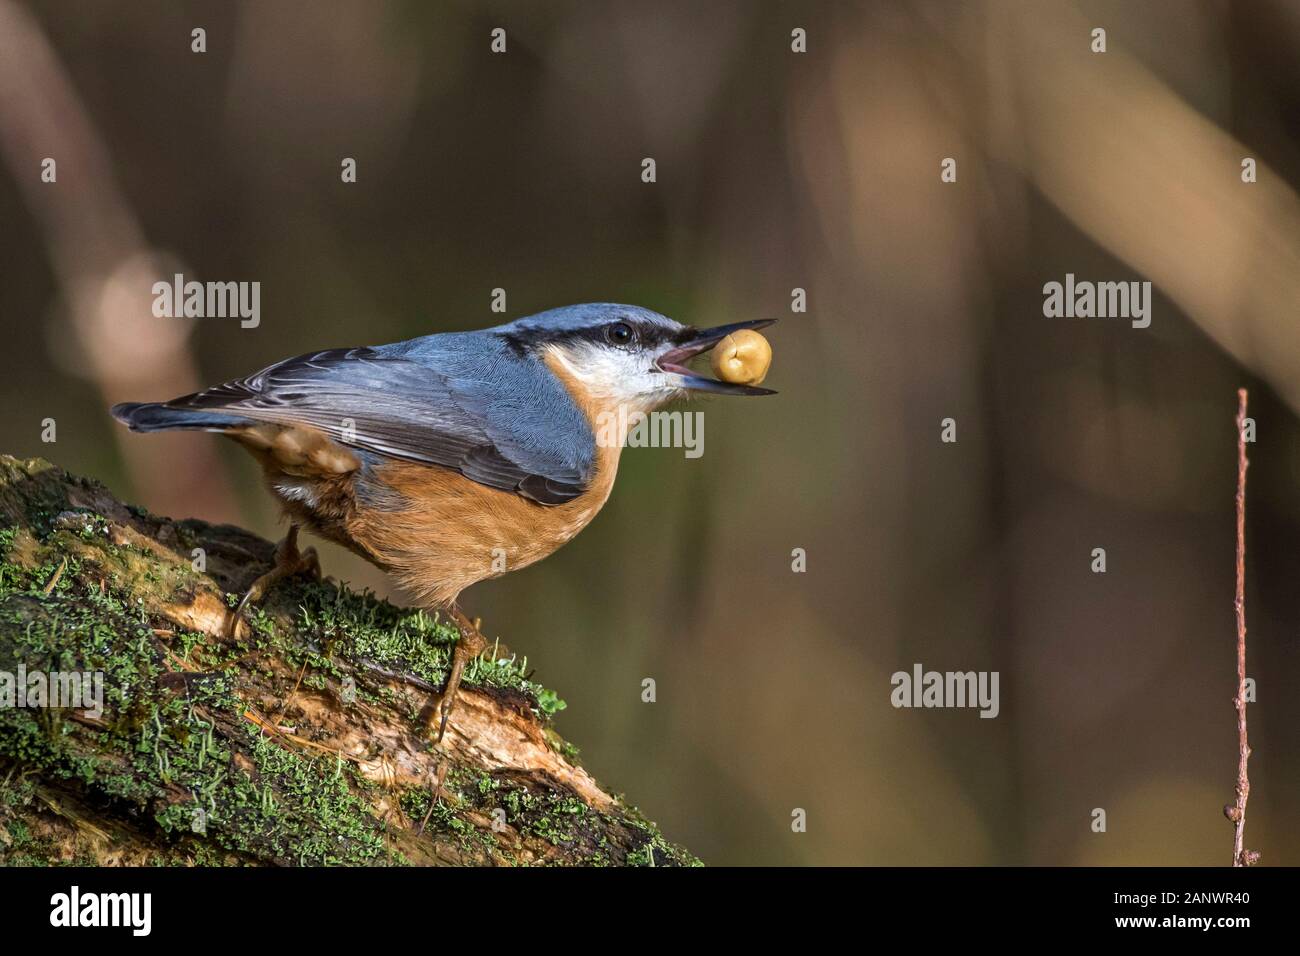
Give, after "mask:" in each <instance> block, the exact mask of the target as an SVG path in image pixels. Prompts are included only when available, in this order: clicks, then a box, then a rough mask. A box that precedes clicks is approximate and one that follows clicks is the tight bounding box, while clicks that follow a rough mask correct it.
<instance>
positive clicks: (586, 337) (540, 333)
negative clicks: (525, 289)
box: [505, 318, 695, 355]
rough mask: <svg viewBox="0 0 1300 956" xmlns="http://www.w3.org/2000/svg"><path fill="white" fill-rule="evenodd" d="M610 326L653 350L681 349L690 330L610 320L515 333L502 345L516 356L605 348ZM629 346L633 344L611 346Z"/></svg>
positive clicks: (624, 320)
mask: <svg viewBox="0 0 1300 956" xmlns="http://www.w3.org/2000/svg"><path fill="white" fill-rule="evenodd" d="M612 325H627V326H629V327H630V328H631V329H632V331H633V338H634V341H635V344H636V345H637V346H639V347H641V348H656V347H659V346H661V345H668V344H672V345H681V344H683V343H685V342H688V341H690V339H691V338H692V337H693V336H694V334H695V333H694V330H693V329H689V328H680V329H679V328H673V327H671V326H663V325H659V324H657V323H653V322H640V321H637V320H635V319H631V318H614V319H612V320H610V321H608V322H605V323H602V324H601V325H593V326H588V327H586V328H581V329H565V330H563V331H560V332H553V331H549V330H546V329H517V330H515V331H513V332H511V333H510V334H509V335H506V336H505V338H506V341H507V342H508V343H509V344H510V346H511V348H513V349H514V350H515V351H516V352H518V353H519V354H521V355H522V354H523V353H524V352H525V351H526V350H530V349H534V348H537V347H539V346H542V345H562V344H566V343H578V342H591V343H593V344H596V345H609V344H610V339H609V337H608V336H609V328H610V326H612ZM614 344H620V345H631V344H633V342H631V341H630V342H626V343H614Z"/></svg>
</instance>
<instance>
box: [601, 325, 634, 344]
mask: <svg viewBox="0 0 1300 956" xmlns="http://www.w3.org/2000/svg"><path fill="white" fill-rule="evenodd" d="M605 338H606V339H607V340H608V341H609V342H610V343H611V344H612V345H631V344H632V340H633V339H635V338H636V333H635V332H633V331H632V326H630V325H628V324H627V323H626V322H614V323H613V324H611V325H607V326H605Z"/></svg>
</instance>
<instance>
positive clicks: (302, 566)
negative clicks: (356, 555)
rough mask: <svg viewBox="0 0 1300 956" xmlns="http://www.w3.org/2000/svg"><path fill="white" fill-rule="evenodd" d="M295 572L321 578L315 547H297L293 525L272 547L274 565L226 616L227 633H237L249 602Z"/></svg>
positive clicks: (229, 634) (251, 602)
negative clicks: (303, 548)
mask: <svg viewBox="0 0 1300 956" xmlns="http://www.w3.org/2000/svg"><path fill="white" fill-rule="evenodd" d="M297 574H310V575H312V576H313V577H315V578H316V579H317V580H320V576H321V575H320V558H319V557H317V555H316V549H315V548H307V549H305V550H303V551H299V550H298V526H297V525H292V526H291V527H290V528H289V533H288V534H286V535H285V536H284V540H283V541H281V542H280V543H279V544H278V545H276V547H275V566H274V567H272V568H271V570H270V571H267V572H266V573H265V574H263V575H262V576H261V577H259V578H258V579H257V580H256V581H254V582H253V583H252V584H251V585H249V588H248V590H247V591H245V592H244V596H243V597H242V598H240V599H239V604H238V605H236V606H235V608H234V610H232V611H231V612H230V613H229V615H228V616H227V617H226V637H228V638H231V639H233V638H235V637H238V635H239V625H240V623H241V622H242V621H243V616H244V612H245V611H246V610H247V609H248V607H249V606H250V605H253V604H256V603H257V602H258V601H260V600H262V598H263V597H265V596H266V592H267V591H269V590H270V589H271V588H272V587H274V586H275V585H276V584H277V583H279V582H280V581H282V580H284V579H285V578H291V577H293V576H294V575H297Z"/></svg>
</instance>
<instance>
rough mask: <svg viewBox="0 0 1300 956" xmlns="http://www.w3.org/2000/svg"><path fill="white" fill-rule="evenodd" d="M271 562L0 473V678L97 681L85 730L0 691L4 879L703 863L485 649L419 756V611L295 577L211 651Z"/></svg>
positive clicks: (257, 553) (425, 632)
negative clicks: (219, 868) (97, 695)
mask: <svg viewBox="0 0 1300 956" xmlns="http://www.w3.org/2000/svg"><path fill="white" fill-rule="evenodd" d="M273 551H274V546H273V545H272V544H271V543H270V542H268V541H265V540H263V539H261V538H258V537H257V536H255V535H252V534H250V533H249V532H246V531H243V530H241V529H239V528H234V527H231V526H213V525H208V524H205V523H204V522H201V521H196V520H183V521H172V520H170V519H166V518H159V517H156V516H154V515H151V514H149V513H148V512H146V511H144V510H142V509H139V508H134V507H131V506H128V505H125V504H123V503H122V502H120V501H119V500H117V499H116V498H115V497H114V496H113V495H112V494H111V493H110V492H109V491H108V490H107V489H106V488H105V487H104V486H103V485H101V484H99V483H98V482H95V481H92V480H87V479H84V478H79V477H76V476H73V475H70V474H68V473H66V472H64V471H62V470H61V469H59V468H57V467H55V466H53V465H51V464H49V463H48V462H45V461H42V460H39V459H32V460H26V461H22V460H18V459H14V458H10V457H8V456H0V675H5V674H8V675H16V674H18V672H19V671H20V670H21V671H23V672H25V673H27V674H32V673H42V674H49V673H69V672H87V673H89V672H96V673H101V674H102V675H103V712H102V713H100V714H95V713H93V711H90V710H86V709H80V710H77V709H70V708H51V707H16V706H4V702H3V695H0V864H3V865H23V864H27V865H50V864H64V863H76V864H85V865H112V864H129V865H151V864H175V865H363V866H369V865H401V864H415V865H419V864H448V865H475V864H506V865H511V864H561V865H564V864H569V865H627V864H641V865H654V866H664V865H692V864H696V863H697V862H698V861H697V860H696V859H695V858H694V857H693V856H692V855H691V854H690V853H688V852H687V851H685V850H683V849H682V848H680V847H677V846H675V845H673V844H671V843H669V842H668V841H666V840H665V839H664V837H663V836H662V835H661V834H660V833H659V831H658V829H657V828H656V827H655V826H654V825H653V824H652V823H649V822H648V821H647V820H645V819H644V818H643V817H642V816H641V815H640V814H639V813H638V812H637V811H636V810H635V809H634V808H632V807H630V806H629V805H628V804H627V803H625V801H624V800H623V799H622V798H621V797H618V796H615V795H612V794H610V793H608V792H606V791H605V790H604V789H603V788H602V787H601V786H600V785H599V784H598V783H597V782H596V781H595V780H594V779H593V778H592V777H591V776H590V775H589V774H588V773H587V772H586V771H585V770H584V769H583V768H582V766H581V765H580V764H579V763H578V761H577V751H576V749H575V748H573V747H572V746H571V745H569V744H568V743H567V742H565V741H564V740H563V739H561V738H560V737H559V735H558V734H556V733H555V732H554V730H553V729H552V728H551V726H550V718H551V716H552V715H553V714H554V713H555V711H556V710H558V709H560V708H562V707H563V702H562V701H560V700H559V698H558V696H557V695H555V694H554V693H553V692H552V691H550V690H548V689H546V688H544V687H542V686H541V685H539V684H537V683H535V682H533V681H532V680H531V679H530V676H529V675H528V674H526V673H524V670H523V666H522V664H521V663H520V662H519V661H517V660H516V659H515V657H514V656H513V655H510V654H509V653H508V652H507V651H506V650H505V649H504V648H502V647H501V646H500V645H497V646H496V647H494V648H493V649H492V651H491V652H489V653H488V654H487V655H485V656H484V657H482V658H480V659H479V660H477V661H475V662H474V665H473V666H472V667H471V668H469V669H467V673H466V680H465V684H464V685H462V687H463V689H462V692H461V697H460V699H459V701H458V706H457V710H456V713H455V715H454V717H453V721H452V724H451V726H450V727H449V729H448V733H447V736H446V738H445V739H444V741H443V744H442V745H441V746H435V745H434V744H433V743H432V742H431V741H430V739H429V737H428V735H427V732H426V731H425V730H424V729H423V721H422V719H421V711H422V709H423V708H424V707H425V706H426V705H427V703H428V700H429V695H430V691H431V690H433V689H435V688H437V687H438V686H440V684H441V682H442V679H443V677H444V676H445V673H446V666H447V662H448V660H449V657H450V647H451V643H452V641H453V640H454V636H455V632H454V630H452V629H451V627H450V626H449V625H448V624H446V623H444V622H442V621H440V620H438V618H437V617H436V616H434V615H429V614H426V613H424V612H420V611H410V610H403V609H399V608H396V607H394V606H393V605H391V604H389V603H387V602H385V601H381V600H378V599H376V598H375V597H374V596H372V595H369V594H355V593H353V592H351V591H349V590H347V589H346V588H343V587H339V586H337V585H335V584H333V583H331V582H329V581H322V582H317V581H309V580H301V579H295V580H290V581H287V582H284V583H283V584H281V585H279V586H278V587H277V588H276V589H275V590H274V591H273V592H272V593H271V594H270V595H269V596H268V598H267V600H266V601H265V602H264V603H263V605H262V607H261V608H259V609H258V610H257V611H256V613H254V614H253V615H252V617H251V621H250V627H248V628H241V630H240V633H239V634H238V635H237V636H236V637H229V636H227V635H226V633H225V627H224V622H225V620H226V614H227V610H228V608H229V607H230V606H231V604H232V603H233V601H234V598H235V595H236V593H237V592H238V591H239V590H240V589H242V588H244V587H246V586H247V585H248V584H249V582H251V580H252V579H253V578H254V577H256V575H257V574H260V573H261V572H262V571H264V570H266V569H267V568H268V567H269V566H270V563H271V560H272V556H273ZM0 683H2V680H0ZM11 686H12V682H11ZM444 762H445V777H444V780H443V785H442V789H441V791H440V792H439V793H438V794H437V795H436V796H435V794H434V781H435V779H436V775H437V771H438V770H439V769H440V767H442V766H443V763H444Z"/></svg>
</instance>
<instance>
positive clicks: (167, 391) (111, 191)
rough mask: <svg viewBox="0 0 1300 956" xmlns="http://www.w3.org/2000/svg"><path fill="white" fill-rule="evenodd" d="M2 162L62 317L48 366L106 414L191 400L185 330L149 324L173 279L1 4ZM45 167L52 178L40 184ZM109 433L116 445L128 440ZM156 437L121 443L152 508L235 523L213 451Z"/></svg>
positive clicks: (26, 27)
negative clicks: (42, 251) (162, 284)
mask: <svg viewBox="0 0 1300 956" xmlns="http://www.w3.org/2000/svg"><path fill="white" fill-rule="evenodd" d="M0 153H3V155H4V158H5V160H6V161H7V162H8V164H9V168H10V171H11V172H12V174H13V177H14V181H15V182H16V183H17V184H18V186H19V188H20V189H21V190H22V194H23V197H24V199H25V201H26V202H27V205H28V206H29V207H30V208H31V210H32V216H33V218H34V219H35V221H36V223H37V224H38V225H39V227H40V229H41V233H42V235H43V236H44V239H45V245H46V248H47V250H48V252H49V257H50V265H51V267H52V269H53V272H54V275H55V278H56V279H57V281H58V283H59V287H60V291H61V293H62V297H63V301H64V303H65V305H66V308H67V312H68V315H67V319H66V320H65V322H66V324H67V325H70V328H62V327H60V328H59V329H58V331H57V332H56V333H55V334H52V335H51V336H50V342H51V350H52V352H53V353H54V357H55V359H56V360H58V361H59V362H60V364H62V365H64V366H71V367H72V370H74V371H75V372H76V373H77V374H80V375H82V376H83V377H85V378H89V379H91V380H92V381H94V382H95V384H96V385H98V387H99V391H100V394H101V396H102V400H103V404H104V407H105V409H107V406H108V405H111V404H113V403H114V402H118V401H123V400H127V399H133V398H141V397H146V398H169V397H171V396H173V395H180V394H184V393H186V392H191V391H194V390H196V389H197V388H198V387H199V386H200V385H201V384H202V383H201V382H199V378H198V374H197V372H196V370H195V367H194V360H193V357H192V356H191V354H190V350H189V345H188V337H189V326H188V325H187V324H186V323H184V322H181V321H178V320H165V321H160V320H158V319H157V318H155V317H154V316H153V313H152V291H151V290H152V285H153V283H154V282H155V281H157V280H158V279H159V278H160V277H162V276H163V275H169V274H170V273H171V272H172V271H174V270H172V269H169V268H164V266H165V261H164V260H165V257H164V256H163V255H162V254H161V253H160V252H159V250H157V249H154V248H152V247H150V246H149V244H148V243H147V242H146V240H145V238H144V235H143V231H142V229H141V227H140V224H139V222H138V221H137V219H136V217H135V215H134V214H133V213H132V211H131V208H130V207H129V205H128V204H127V202H126V199H125V197H124V196H123V195H122V191H121V189H120V188H119V186H118V184H117V182H116V179H115V177H114V175H113V164H112V160H111V158H110V155H109V151H108V147H107V145H106V144H105V142H104V140H103V137H101V136H100V134H99V131H98V130H97V129H96V128H95V124H94V123H93V122H92V121H91V119H90V117H89V115H88V114H87V112H86V110H85V108H84V106H83V105H82V102H81V98H80V97H79V96H78V95H77V91H76V88H75V87H74V86H73V84H72V80H71V78H70V77H69V76H68V72H67V70H66V69H65V68H64V66H63V64H62V63H60V62H59V58H58V55H57V54H56V53H55V51H54V49H53V48H52V47H51V45H50V43H49V41H48V39H47V38H46V36H45V34H44V32H43V31H42V30H41V26H40V24H39V23H38V22H37V21H36V20H35V18H33V17H32V15H31V14H30V13H28V11H26V10H25V9H23V8H22V7H21V6H20V5H18V4H16V3H13V2H11V0H0ZM46 158H49V159H53V160H55V163H56V167H55V170H56V176H57V177H59V178H56V179H55V181H53V182H48V183H47V182H42V180H41V163H42V161H43V160H44V159H46ZM63 324H64V323H60V325H61V326H62V325H63ZM105 416H106V418H107V412H106V411H105ZM114 433H115V434H116V435H117V437H118V440H119V442H120V441H121V437H122V436H124V435H125V434H126V432H125V431H124V430H122V429H114ZM160 437H161V439H162V440H161V441H159V442H152V443H143V442H130V443H127V444H125V445H123V444H119V451H120V452H121V454H122V457H123V458H124V460H125V461H126V464H127V468H128V470H129V472H130V475H131V479H132V482H133V483H134V485H135V487H136V488H137V489H138V490H139V491H140V492H141V493H142V495H143V497H144V498H145V500H146V501H147V502H148V503H149V505H150V507H153V508H157V509H158V510H160V511H171V512H182V511H188V510H191V509H192V508H193V507H194V504H195V502H201V503H202V504H203V506H204V507H205V510H206V511H207V512H208V514H209V516H213V517H220V518H224V519H233V518H234V517H235V516H236V515H237V513H238V511H237V506H236V504H235V500H234V496H233V494H232V492H231V490H230V486H229V483H228V482H227V481H226V480H225V479H224V477H223V475H224V472H223V471H222V469H221V466H220V462H219V460H218V459H217V457H216V455H215V453H214V452H213V450H212V445H211V443H196V442H193V441H191V440H188V439H186V438H184V437H181V438H177V437H176V436H160ZM146 445H148V447H146Z"/></svg>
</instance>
